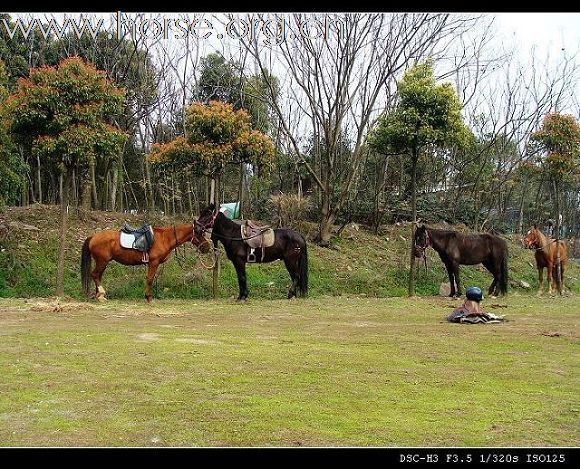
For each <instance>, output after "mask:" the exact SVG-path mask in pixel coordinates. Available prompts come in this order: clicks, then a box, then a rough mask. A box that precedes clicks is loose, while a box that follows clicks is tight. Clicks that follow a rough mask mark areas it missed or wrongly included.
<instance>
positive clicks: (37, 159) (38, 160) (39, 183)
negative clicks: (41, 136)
mask: <svg viewBox="0 0 580 469" xmlns="http://www.w3.org/2000/svg"><path fill="white" fill-rule="evenodd" d="M36 163H37V167H36V177H37V179H38V181H37V184H38V203H39V204H41V203H42V177H41V173H40V156H38V155H36Z"/></svg>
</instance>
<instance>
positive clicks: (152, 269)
mask: <svg viewBox="0 0 580 469" xmlns="http://www.w3.org/2000/svg"><path fill="white" fill-rule="evenodd" d="M157 267H159V262H151V261H149V266H148V270H147V286H146V287H145V299H146V300H147V303H151V285H152V284H153V280H154V279H155V273H156V272H157Z"/></svg>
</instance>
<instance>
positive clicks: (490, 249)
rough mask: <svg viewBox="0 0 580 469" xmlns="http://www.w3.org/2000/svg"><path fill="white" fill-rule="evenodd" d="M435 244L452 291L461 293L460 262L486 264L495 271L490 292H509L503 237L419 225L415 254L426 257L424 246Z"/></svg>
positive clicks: (434, 247)
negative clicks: (462, 232) (466, 233)
mask: <svg viewBox="0 0 580 469" xmlns="http://www.w3.org/2000/svg"><path fill="white" fill-rule="evenodd" d="M428 247H432V248H433V249H435V251H437V253H438V254H439V257H440V258H441V260H442V261H443V264H445V267H446V268H447V274H448V275H449V284H450V286H451V293H450V294H449V296H451V297H454V296H461V287H460V282H459V265H460V264H463V265H474V264H479V263H481V264H483V265H484V267H485V268H486V269H487V270H489V271H490V272H491V274H492V275H493V282H492V284H491V285H490V287H489V290H488V294H489V295H495V296H496V295H497V294H498V292H499V293H500V294H502V295H505V294H507V289H508V247H507V243H506V241H505V240H504V239H502V238H500V237H499V236H496V235H492V234H489V233H482V234H474V235H464V234H461V233H458V232H456V231H449V230H437V229H435V228H427V227H426V226H424V225H423V226H420V227H417V229H416V230H415V236H414V248H413V249H414V254H415V257H423V258H424V257H425V250H426V249H427V248H428Z"/></svg>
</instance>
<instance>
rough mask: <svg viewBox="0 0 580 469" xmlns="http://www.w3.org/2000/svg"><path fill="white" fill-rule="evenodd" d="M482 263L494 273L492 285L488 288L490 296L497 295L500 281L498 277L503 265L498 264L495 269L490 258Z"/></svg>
mask: <svg viewBox="0 0 580 469" xmlns="http://www.w3.org/2000/svg"><path fill="white" fill-rule="evenodd" d="M482 264H483V266H484V267H485V268H486V269H487V270H489V272H490V273H491V275H493V282H491V285H490V286H489V288H488V289H487V294H488V295H489V296H497V284H498V282H499V279H498V277H499V272H500V268H501V266H497V267H496V268H495V269H494V265H493V263H491V262H490V261H489V260H487V261H484V262H482Z"/></svg>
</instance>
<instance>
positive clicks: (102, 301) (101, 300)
mask: <svg viewBox="0 0 580 469" xmlns="http://www.w3.org/2000/svg"><path fill="white" fill-rule="evenodd" d="M97 301H98V302H99V303H104V302H105V301H107V298H106V297H105V295H98V296H97Z"/></svg>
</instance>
